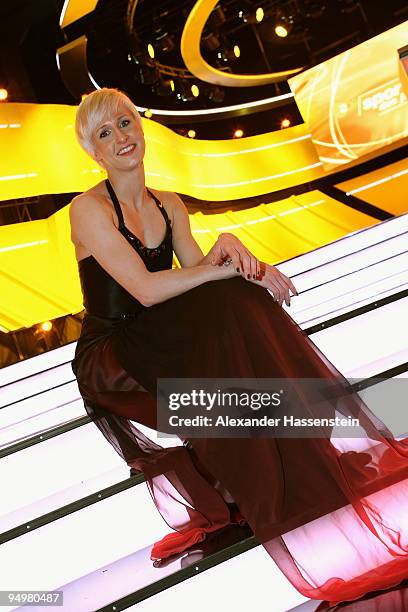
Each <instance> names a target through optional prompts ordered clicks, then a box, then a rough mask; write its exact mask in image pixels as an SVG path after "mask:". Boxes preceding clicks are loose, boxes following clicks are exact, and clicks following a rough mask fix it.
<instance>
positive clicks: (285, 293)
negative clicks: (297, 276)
mask: <svg viewBox="0 0 408 612" xmlns="http://www.w3.org/2000/svg"><path fill="white" fill-rule="evenodd" d="M259 264H260V269H261V270H260V275H259V277H258V279H257V280H252V281H251V282H253V283H254V284H255V285H260V286H261V287H265V289H269V290H270V291H272V295H273V299H274V300H275V302H279V305H280V306H282V304H283V301H284V300H285V303H286V305H287V306H290V293H289V291H292V294H293V295H299V294H298V291H297V289H296V287H295V285H294V284H293V283H292V281H291V280H290V278H288V277H287V276H285V275H284V274H282V272H279V270H278V269H277V268H275V266H271V265H269V264H266V263H264V262H262V261H260V262H259Z"/></svg>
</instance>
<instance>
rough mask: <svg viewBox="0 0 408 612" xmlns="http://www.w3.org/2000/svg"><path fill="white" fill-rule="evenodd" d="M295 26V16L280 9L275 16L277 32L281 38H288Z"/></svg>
mask: <svg viewBox="0 0 408 612" xmlns="http://www.w3.org/2000/svg"><path fill="white" fill-rule="evenodd" d="M292 26H293V16H292V15H286V14H285V13H283V12H282V11H278V12H277V13H276V17H275V28H274V29H275V34H276V36H279V38H286V36H287V35H288V34H289V33H290V31H291V29H292Z"/></svg>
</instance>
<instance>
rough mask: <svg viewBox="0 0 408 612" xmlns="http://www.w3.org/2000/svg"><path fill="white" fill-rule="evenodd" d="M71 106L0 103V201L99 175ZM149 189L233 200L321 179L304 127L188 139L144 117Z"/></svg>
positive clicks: (66, 189)
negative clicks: (79, 140) (78, 138)
mask: <svg viewBox="0 0 408 612" xmlns="http://www.w3.org/2000/svg"><path fill="white" fill-rule="evenodd" d="M75 111H76V107H74V106H65V105H53V104H0V200H10V199H16V198H23V197H29V196H35V195H41V194H49V193H71V192H81V191H84V190H86V189H89V188H90V187H91V186H92V185H94V184H95V183H96V182H98V181H99V180H101V178H103V177H104V174H103V172H102V171H101V170H100V168H99V166H98V165H97V164H96V163H95V162H94V161H93V160H92V159H91V158H90V157H88V156H87V155H86V154H85V153H84V152H83V151H82V149H81V147H80V146H79V145H78V143H77V142H76V139H75V135H74V121H75ZM142 122H143V128H144V131H145V137H146V156H145V170H146V177H147V184H148V185H149V186H151V187H153V188H157V189H163V190H168V191H178V192H180V193H185V194H188V195H191V196H193V197H195V198H199V199H203V200H211V201H223V200H234V199H240V198H246V197H250V196H254V195H260V194H263V193H269V192H272V191H277V190H279V189H284V188H286V187H291V186H293V185H298V184H301V183H305V182H308V181H312V180H314V179H317V178H319V177H321V176H322V175H323V174H324V173H323V170H322V164H321V162H320V161H319V159H318V157H317V154H316V152H315V149H314V147H313V144H312V143H311V139H310V135H309V134H308V133H307V132H306V131H305V126H304V125H303V124H302V125H296V126H294V127H291V128H288V129H285V130H279V131H276V132H271V133H268V134H259V135H257V136H251V137H249V138H241V139H231V140H218V141H217V140H194V139H191V138H184V137H182V136H180V135H179V134H176V133H175V132H173V131H172V130H170V129H169V128H167V127H165V126H163V125H161V124H159V123H156V122H155V121H149V120H147V119H142Z"/></svg>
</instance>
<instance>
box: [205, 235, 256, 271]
mask: <svg viewBox="0 0 408 612" xmlns="http://www.w3.org/2000/svg"><path fill="white" fill-rule="evenodd" d="M207 258H208V259H207ZM206 259H207V261H209V263H211V264H212V265H213V266H221V265H223V264H225V263H226V262H230V261H231V263H232V265H233V266H234V269H235V270H236V272H238V273H239V274H241V276H243V277H244V278H246V279H247V280H251V279H252V280H255V279H256V278H258V277H259V275H260V272H261V270H260V262H259V261H258V260H257V258H256V257H254V255H252V253H251V252H250V251H248V249H247V248H246V247H245V246H244V245H243V244H242V242H241V241H240V240H239V239H238V238H237V237H236V236H234V234H228V233H226V234H220V235H219V237H218V240H217V242H216V243H215V244H214V246H213V247H212V249H211V250H210V252H209V253H208V255H207V257H206Z"/></svg>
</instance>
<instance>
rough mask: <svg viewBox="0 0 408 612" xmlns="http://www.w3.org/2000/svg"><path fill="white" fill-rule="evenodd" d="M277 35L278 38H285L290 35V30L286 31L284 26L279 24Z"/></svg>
mask: <svg viewBox="0 0 408 612" xmlns="http://www.w3.org/2000/svg"><path fill="white" fill-rule="evenodd" d="M275 34H276V36H279V37H280V38H285V36H287V35H288V30H287V29H286V27H285V26H284V25H281V24H279V25H277V26H275Z"/></svg>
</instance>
